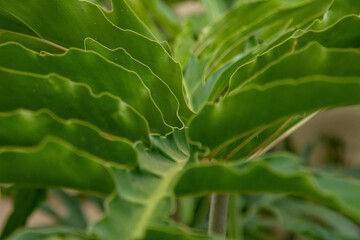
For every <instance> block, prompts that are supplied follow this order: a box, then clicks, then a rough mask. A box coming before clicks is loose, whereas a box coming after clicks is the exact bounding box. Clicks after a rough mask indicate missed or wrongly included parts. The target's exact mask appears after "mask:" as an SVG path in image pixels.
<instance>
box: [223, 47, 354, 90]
mask: <svg viewBox="0 0 360 240" xmlns="http://www.w3.org/2000/svg"><path fill="white" fill-rule="evenodd" d="M264 61H265V62H268V61H267V59H266V60H263V59H259V61H257V62H254V63H253V64H249V65H248V66H246V67H244V68H245V71H244V72H245V73H247V71H248V70H249V69H254V70H255V71H254V72H253V71H251V70H250V71H251V73H250V74H246V75H245V76H244V72H243V71H241V70H240V69H239V71H237V72H236V73H234V75H233V77H232V82H231V86H230V91H231V90H233V89H236V88H238V89H240V88H241V87H243V86H246V85H252V84H256V85H265V84H267V83H271V82H274V81H279V80H280V79H286V78H294V79H297V78H301V77H305V76H308V75H330V76H337V77H340V76H344V77H348V76H359V75H360V69H358V68H356V67H355V68H354V67H353V66H352V64H354V63H355V62H358V61H360V52H359V51H356V50H354V49H327V48H324V47H322V46H321V45H319V44H317V43H310V44H309V45H308V46H306V47H304V48H303V49H301V50H299V51H296V52H294V51H292V50H291V49H289V54H285V56H283V57H280V58H278V59H276V60H273V61H270V64H268V65H267V66H266V67H264V68H263V69H261V66H262V65H263V62H264ZM258 62H259V63H258ZM299 63H300V64H301V66H302V67H301V68H300V67H299ZM259 65H260V67H259ZM335 66H336V69H335ZM260 69H261V70H260ZM244 80H245V81H244ZM235 92H236V90H235Z"/></svg>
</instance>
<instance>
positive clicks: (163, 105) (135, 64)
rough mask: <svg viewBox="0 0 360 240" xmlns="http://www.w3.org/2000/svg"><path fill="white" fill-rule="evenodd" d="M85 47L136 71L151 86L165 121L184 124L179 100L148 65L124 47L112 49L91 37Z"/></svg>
mask: <svg viewBox="0 0 360 240" xmlns="http://www.w3.org/2000/svg"><path fill="white" fill-rule="evenodd" d="M85 48H86V50H93V51H95V52H98V53H99V54H101V55H102V56H104V57H106V58H107V59H109V60H110V61H112V62H114V63H116V64H118V65H120V66H124V67H126V68H127V69H129V70H131V71H134V72H136V73H137V74H138V75H139V76H141V79H142V81H143V82H144V84H145V85H146V87H148V88H149V90H150V91H149V92H150V94H151V96H152V98H153V99H154V101H155V103H156V105H157V106H158V107H159V109H160V110H161V112H162V114H163V117H164V120H165V122H167V123H168V124H169V125H171V126H173V127H179V128H181V127H182V126H183V123H182V122H181V121H180V119H179V117H178V108H179V102H178V100H177V99H176V97H175V95H174V94H173V93H172V92H171V90H170V88H169V87H168V86H167V85H166V83H165V82H164V81H163V80H162V79H160V78H159V77H158V76H157V75H156V74H155V73H153V72H152V71H151V69H150V68H149V67H148V66H146V65H144V64H142V63H141V62H139V61H137V60H136V59H134V58H132V57H131V56H130V55H129V54H128V53H127V52H126V50H125V49H123V48H118V49H114V50H111V49H108V48H106V47H105V46H103V45H101V44H100V43H98V42H96V41H95V40H93V39H90V38H87V39H85Z"/></svg>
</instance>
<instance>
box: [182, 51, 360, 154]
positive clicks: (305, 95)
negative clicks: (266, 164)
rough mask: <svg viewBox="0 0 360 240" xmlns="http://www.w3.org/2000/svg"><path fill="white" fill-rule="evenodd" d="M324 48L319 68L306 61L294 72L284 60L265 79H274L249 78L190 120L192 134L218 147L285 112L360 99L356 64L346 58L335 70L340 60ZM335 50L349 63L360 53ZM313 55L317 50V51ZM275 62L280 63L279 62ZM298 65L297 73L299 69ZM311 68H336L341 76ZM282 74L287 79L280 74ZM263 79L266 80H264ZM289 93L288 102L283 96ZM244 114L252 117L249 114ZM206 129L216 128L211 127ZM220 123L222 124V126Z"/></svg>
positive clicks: (305, 110) (351, 102)
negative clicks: (351, 65) (245, 82)
mask: <svg viewBox="0 0 360 240" xmlns="http://www.w3.org/2000/svg"><path fill="white" fill-rule="evenodd" d="M315 46H316V45H315ZM319 49H321V52H322V53H323V55H321V56H318V57H319V59H317V60H321V61H320V63H319V62H317V63H316V64H317V66H318V67H319V69H314V68H313V67H312V64H313V62H303V68H302V69H303V72H304V74H301V72H302V71H300V70H294V73H293V75H292V74H291V73H290V72H289V74H288V75H286V74H285V73H286V70H287V69H288V68H285V67H288V66H289V65H286V66H282V68H281V69H282V70H280V71H278V72H272V74H274V75H272V76H270V74H269V75H267V76H270V79H266V81H270V80H273V81H272V82H270V83H268V84H266V85H257V84H255V83H254V84H252V83H253V81H249V84H248V86H247V87H244V88H241V89H239V90H238V91H236V92H234V93H233V94H231V95H229V96H228V97H226V98H225V99H224V100H223V101H221V102H219V103H217V104H211V105H210V104H209V105H207V106H206V107H205V108H203V110H202V111H201V112H200V113H199V115H197V116H196V117H195V118H193V119H192V121H191V122H190V125H189V135H190V137H191V138H192V139H193V140H194V141H200V142H202V143H203V144H204V145H205V146H208V147H210V149H211V150H215V149H217V150H216V151H218V150H220V149H221V148H222V147H224V146H226V145H228V144H230V143H231V142H233V141H235V140H237V139H239V138H241V137H242V136H244V135H245V134H246V133H249V132H251V131H254V130H256V129H258V128H260V127H264V126H266V125H268V124H271V123H274V122H276V121H279V120H281V119H285V118H286V117H290V116H292V115H297V114H303V113H310V112H315V111H317V110H319V109H323V108H328V107H338V106H346V105H354V104H359V103H360V102H359V101H360V99H359V96H360V82H359V80H360V79H359V78H357V77H355V76H358V75H357V74H358V73H356V71H357V70H355V69H356V68H353V67H349V66H348V65H345V64H344V65H338V68H337V69H338V72H339V73H337V72H334V71H333V69H331V66H334V64H336V62H337V61H336V59H335V58H333V59H331V57H329V58H327V53H328V50H326V49H323V48H321V47H319ZM334 52H335V54H334V55H337V56H341V57H342V59H344V61H348V62H349V63H350V64H353V63H354V62H352V61H351V60H353V59H354V58H357V57H359V56H360V54H359V53H358V52H357V51H345V50H344V51H341V50H334ZM331 53H332V52H331V51H329V55H330V56H333V54H331ZM313 57H315V56H314V55H313ZM321 57H323V58H321ZM315 58H316V57H315ZM299 60H300V59H299ZM328 60H330V61H328ZM334 61H336V62H334ZM287 63H288V62H286V64H287ZM293 63H295V61H293ZM296 64H298V62H296ZM273 66H274V68H275V66H277V65H276V64H275V65H273ZM296 67H297V65H296V66H292V69H295V68H296ZM278 69H280V68H278ZM284 69H286V70H284ZM347 69H349V71H350V72H349V73H347ZM350 69H351V70H350ZM289 70H290V69H289ZM296 71H297V72H298V75H296ZM341 73H343V75H344V76H349V75H350V76H354V78H351V77H342V76H341ZM306 74H309V76H306ZM311 74H329V75H330V74H333V75H334V76H336V77H333V76H324V75H322V76H320V75H311ZM277 76H279V77H277ZM282 76H284V77H282ZM292 76H294V78H293V79H286V77H288V78H292ZM296 77H298V78H296ZM278 78H280V79H283V80H281V81H280V80H277V79H278ZM259 79H260V78H259ZM264 79H265V78H264ZM258 82H259V83H260V84H262V82H261V81H260V80H258ZM294 96H296V98H295V97H294ZM330 96H331V97H330ZM285 99H286V102H284V100H285ZM244 114H246V115H247V116H251V117H248V118H244ZM207 119H212V121H211V122H209V121H207ZM206 129H212V131H207V130H206ZM217 129H221V131H218V130H217ZM212 134H215V135H216V136H213V135H212Z"/></svg>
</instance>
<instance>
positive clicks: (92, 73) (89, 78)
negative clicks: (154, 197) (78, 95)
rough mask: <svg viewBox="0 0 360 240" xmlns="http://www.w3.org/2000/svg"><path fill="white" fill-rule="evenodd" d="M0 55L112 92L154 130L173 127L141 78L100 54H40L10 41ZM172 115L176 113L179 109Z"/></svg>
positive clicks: (16, 65)
mask: <svg viewBox="0 0 360 240" xmlns="http://www.w3.org/2000/svg"><path fill="white" fill-rule="evenodd" d="M0 55H1V56H0V59H1V62H0V64H1V65H2V66H3V67H7V68H10V69H15V70H18V71H22V72H33V73H37V74H42V75H47V74H50V73H56V74H59V75H61V76H63V77H66V78H68V79H70V80H71V81H73V82H80V83H84V84H86V85H88V86H89V87H90V88H91V90H92V91H93V92H94V93H95V94H102V93H111V94H112V95H113V96H115V97H119V98H120V99H121V100H122V101H124V102H126V103H127V104H129V105H130V106H132V107H133V108H134V109H135V110H136V111H137V112H139V113H140V114H141V115H142V116H144V117H145V119H146V120H147V121H148V123H149V126H150V129H151V130H152V131H153V132H155V133H161V134H166V133H168V132H169V131H170V130H171V128H170V127H168V126H166V125H165V123H164V122H163V120H162V113H161V112H160V111H159V109H158V108H157V106H156V105H155V103H154V102H153V100H152V97H151V93H150V92H149V91H148V89H147V87H146V86H145V85H144V83H143V81H142V79H141V77H140V76H139V75H138V74H137V73H136V72H132V71H129V70H127V69H125V68H123V67H121V66H120V65H115V64H112V63H110V62H108V61H107V60H106V59H104V58H102V57H101V56H99V55H98V54H95V53H93V52H85V51H82V50H78V49H71V50H69V51H67V52H66V54H64V55H39V54H37V53H34V52H31V51H28V50H26V49H24V48H22V47H21V46H18V45H15V44H7V45H3V46H1V47H0ZM104 79H105V80H104ZM114 100H115V99H114ZM171 114H172V115H174V116H176V110H175V111H173V112H172V113H171Z"/></svg>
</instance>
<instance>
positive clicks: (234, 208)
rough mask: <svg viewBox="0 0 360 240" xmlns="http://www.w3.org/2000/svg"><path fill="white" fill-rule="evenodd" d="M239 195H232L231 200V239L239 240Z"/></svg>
mask: <svg viewBox="0 0 360 240" xmlns="http://www.w3.org/2000/svg"><path fill="white" fill-rule="evenodd" d="M237 200H238V199H237V195H236V194H231V195H230V199H229V237H230V238H231V239H238V238H239V237H238V235H239V234H238V221H237V220H238V215H239V214H238V209H239V207H238V202H237Z"/></svg>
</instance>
